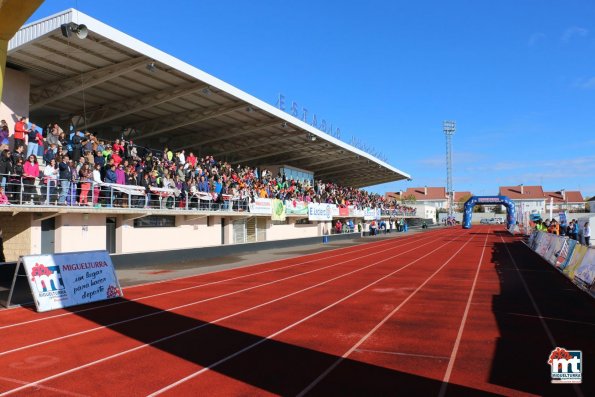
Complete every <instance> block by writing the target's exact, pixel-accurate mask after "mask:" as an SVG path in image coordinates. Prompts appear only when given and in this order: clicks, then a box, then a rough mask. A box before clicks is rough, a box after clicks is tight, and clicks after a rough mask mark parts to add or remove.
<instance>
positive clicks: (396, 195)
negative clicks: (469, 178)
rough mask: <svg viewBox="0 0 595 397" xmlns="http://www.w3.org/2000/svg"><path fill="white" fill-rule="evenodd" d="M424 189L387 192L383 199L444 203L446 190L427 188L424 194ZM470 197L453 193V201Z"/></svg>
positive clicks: (468, 194) (467, 193) (465, 194)
mask: <svg viewBox="0 0 595 397" xmlns="http://www.w3.org/2000/svg"><path fill="white" fill-rule="evenodd" d="M425 189H426V188H425V187H410V188H408V189H407V190H406V191H404V192H402V193H403V194H402V195H401V194H400V193H401V192H387V193H386V194H385V197H386V198H387V199H396V200H401V198H402V197H408V196H411V195H413V196H415V200H416V201H439V200H444V201H446V188H445V187H428V188H427V194H426V190H425ZM465 196H471V192H455V201H457V200H460V199H461V198H462V197H465Z"/></svg>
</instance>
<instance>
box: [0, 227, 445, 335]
mask: <svg viewBox="0 0 595 397" xmlns="http://www.w3.org/2000/svg"><path fill="white" fill-rule="evenodd" d="M442 232H443V231H441V230H433V231H430V232H426V233H424V234H432V233H442ZM405 240H407V238H405ZM386 244H387V240H381V241H374V242H368V243H365V244H362V245H355V246H353V247H345V248H335V249H330V250H326V251H322V252H317V253H312V254H307V255H300V256H295V257H291V258H285V259H280V260H276V261H270V262H264V263H257V264H254V265H247V266H243V267H240V268H235V269H229V270H221V271H216V272H212V273H206V274H200V275H196V276H188V277H180V278H177V279H170V280H165V281H156V282H153V283H147V284H142V285H135V286H130V287H126V288H124V291H125V296H126V300H123V301H107V302H99V303H95V304H89V305H85V306H83V307H81V308H79V309H78V310H77V311H76V312H78V311H86V310H95V309H97V308H100V307H108V306H114V305H118V304H121V303H126V302H128V301H130V300H133V301H134V300H143V299H147V297H150V296H154V295H156V294H168V293H171V292H181V291H180V290H181V289H182V288H183V287H184V286H188V288H197V283H200V284H201V285H212V284H216V283H221V282H225V281H227V280H229V279H230V278H231V279H240V278H245V277H250V276H252V275H254V274H258V273H265V272H269V271H276V270H279V269H283V268H285V267H292V266H299V265H301V264H302V263H309V262H310V261H316V260H326V259H328V258H332V257H335V255H347V254H349V253H350V252H359V251H360V250H362V249H372V248H373V247H382V246H385V245H386ZM362 247H363V248H362ZM253 267H256V268H255V269H253ZM27 308H29V309H34V307H33V306H32V305H31V306H29V307H25V309H27ZM76 312H75V313H76ZM72 313H73V312H67V311H64V310H55V311H51V312H46V313H36V312H35V311H34V310H22V309H11V310H2V311H0V330H2V329H3V328H5V327H10V326H13V325H15V324H19V323H22V322H27V321H40V320H44V319H47V318H54V317H57V316H60V315H68V314H72Z"/></svg>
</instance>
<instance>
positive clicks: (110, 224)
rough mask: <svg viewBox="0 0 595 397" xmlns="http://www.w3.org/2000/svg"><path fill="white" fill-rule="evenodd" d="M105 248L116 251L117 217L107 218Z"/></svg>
mask: <svg viewBox="0 0 595 397" xmlns="http://www.w3.org/2000/svg"><path fill="white" fill-rule="evenodd" d="M105 249H106V250H107V252H109V253H110V254H115V253H116V218H105Z"/></svg>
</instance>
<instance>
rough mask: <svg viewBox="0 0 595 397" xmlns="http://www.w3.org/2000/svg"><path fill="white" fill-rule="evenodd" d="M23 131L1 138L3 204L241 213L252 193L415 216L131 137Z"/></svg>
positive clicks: (336, 189)
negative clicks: (20, 139) (13, 139)
mask: <svg viewBox="0 0 595 397" xmlns="http://www.w3.org/2000/svg"><path fill="white" fill-rule="evenodd" d="M25 135H27V137H28V135H31V138H30V139H35V140H36V142H37V144H36V145H35V146H33V145H25V146H22V147H20V148H19V145H18V143H17V144H15V145H14V146H15V147H16V148H15V149H14V150H12V151H11V150H10V149H9V147H8V140H7V139H5V140H4V141H2V142H1V143H2V146H0V151H1V156H0V175H1V177H2V180H1V181H2V187H3V188H4V193H3V194H0V196H2V195H5V199H4V201H5V203H12V204H26V205H88V206H114V207H139V208H142V207H151V208H186V209H199V210H218V209H224V210H235V211H244V210H247V209H248V207H249V206H248V204H249V203H250V202H251V201H254V200H255V199H257V198H276V199H280V200H282V201H284V202H287V201H303V202H306V203H329V204H336V205H338V206H340V207H348V206H350V207H355V208H359V209H363V208H380V209H381V210H383V212H384V213H385V214H387V215H414V214H415V209H414V208H411V207H407V206H403V205H400V204H399V203H398V202H396V201H389V200H387V199H385V198H384V197H383V196H381V195H378V194H374V193H369V192H367V191H365V190H362V189H356V188H350V187H344V186H339V185H337V184H335V183H333V182H330V181H326V182H323V181H321V180H318V181H310V180H294V179H288V178H286V176H285V175H284V174H280V173H277V174H276V175H274V174H273V173H272V172H271V171H269V170H267V169H258V168H251V167H248V166H242V165H232V164H230V163H228V162H225V161H219V160H217V159H214V158H213V156H203V157H200V158H199V157H196V156H195V155H194V154H193V153H185V152H184V151H183V150H182V151H180V152H175V153H174V152H172V151H171V150H169V149H168V148H167V147H166V148H165V149H164V150H163V151H157V150H153V149H147V148H143V147H140V146H137V145H134V144H133V142H131V141H125V140H119V139H117V140H115V141H114V142H106V141H102V140H99V139H97V137H95V136H94V135H93V134H92V133H90V132H85V133H82V132H76V133H75V132H71V133H70V134H66V133H64V131H63V130H62V129H61V128H60V127H59V126H58V125H57V124H53V125H48V126H47V127H46V129H45V130H44V131H43V133H39V132H36V133H33V132H31V133H29V134H25ZM34 135H35V136H34ZM25 141H27V140H25ZM27 146H28V147H27ZM26 153H29V154H30V155H29V156H27V155H26ZM2 200H3V199H2V198H0V204H1V203H2Z"/></svg>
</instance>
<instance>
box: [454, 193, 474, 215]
mask: <svg viewBox="0 0 595 397" xmlns="http://www.w3.org/2000/svg"><path fill="white" fill-rule="evenodd" d="M470 198H471V195H470V194H466V195H464V196H462V197H461V198H459V200H458V201H457V211H458V212H463V211H465V203H466V202H467V200H469V199H470Z"/></svg>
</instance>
